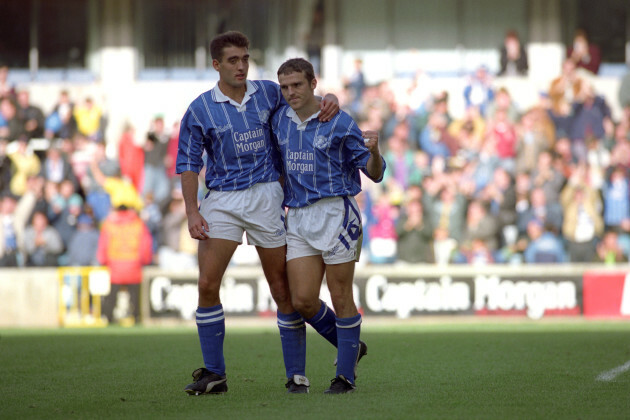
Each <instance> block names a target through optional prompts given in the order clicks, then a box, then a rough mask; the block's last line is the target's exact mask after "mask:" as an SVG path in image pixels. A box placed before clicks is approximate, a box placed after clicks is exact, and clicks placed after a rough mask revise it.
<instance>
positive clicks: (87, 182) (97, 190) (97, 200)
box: [82, 143, 120, 226]
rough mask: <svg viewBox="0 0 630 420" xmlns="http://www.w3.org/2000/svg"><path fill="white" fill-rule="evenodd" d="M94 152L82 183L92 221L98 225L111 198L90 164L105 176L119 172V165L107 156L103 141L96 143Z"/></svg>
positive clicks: (105, 212) (106, 211)
mask: <svg viewBox="0 0 630 420" xmlns="http://www.w3.org/2000/svg"><path fill="white" fill-rule="evenodd" d="M94 152H95V153H94V159H93V160H92V161H91V162H90V167H88V169H87V172H86V174H85V177H84V179H83V182H82V185H83V191H84V192H85V201H86V203H87V205H88V206H89V207H90V208H91V209H92V216H93V217H94V219H95V220H94V221H95V223H96V225H97V226H99V225H100V224H101V222H102V221H103V220H105V218H106V217H107V215H108V214H109V211H110V209H111V200H110V197H109V194H108V193H107V191H105V189H104V188H103V186H102V185H100V184H99V183H98V181H97V180H96V177H95V176H94V173H93V172H92V169H91V165H93V164H95V165H96V166H97V168H98V170H99V173H101V174H103V175H104V176H105V178H107V177H111V176H114V175H116V174H120V167H119V166H118V162H116V161H115V160H113V159H109V158H108V157H107V155H106V153H105V144H104V143H97V144H96V148H95V150H94Z"/></svg>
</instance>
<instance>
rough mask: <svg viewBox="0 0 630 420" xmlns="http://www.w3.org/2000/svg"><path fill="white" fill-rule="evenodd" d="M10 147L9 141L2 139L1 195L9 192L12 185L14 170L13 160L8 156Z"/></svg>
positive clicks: (0, 160) (0, 155)
mask: <svg viewBox="0 0 630 420" xmlns="http://www.w3.org/2000/svg"><path fill="white" fill-rule="evenodd" d="M8 145H9V142H8V141H7V140H4V139H0V194H3V193H5V192H9V191H10V185H11V177H12V172H13V168H12V164H11V158H9V155H8V154H7V147H8Z"/></svg>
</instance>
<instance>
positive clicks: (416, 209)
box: [396, 199, 435, 264]
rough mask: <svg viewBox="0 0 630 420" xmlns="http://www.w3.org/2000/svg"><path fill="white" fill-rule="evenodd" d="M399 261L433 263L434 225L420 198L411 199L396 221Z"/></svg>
mask: <svg viewBox="0 0 630 420" xmlns="http://www.w3.org/2000/svg"><path fill="white" fill-rule="evenodd" d="M396 236H397V237H398V240H397V246H396V249H397V253H398V254H397V255H398V258H397V260H396V261H397V262H398V261H402V262H406V263H412V264H415V263H433V262H434V261H435V256H434V251H433V226H431V224H430V222H429V219H428V218H426V217H425V216H424V208H423V206H422V202H421V201H420V200H417V199H416V200H410V201H408V202H406V203H405V204H404V207H403V211H402V212H401V215H400V217H399V218H398V220H397V221H396Z"/></svg>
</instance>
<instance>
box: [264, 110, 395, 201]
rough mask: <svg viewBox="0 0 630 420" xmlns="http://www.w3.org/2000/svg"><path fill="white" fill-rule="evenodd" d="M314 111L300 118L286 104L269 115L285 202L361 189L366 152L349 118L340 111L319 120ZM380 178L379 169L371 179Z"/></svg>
mask: <svg viewBox="0 0 630 420" xmlns="http://www.w3.org/2000/svg"><path fill="white" fill-rule="evenodd" d="M317 116H318V113H317V114H314V115H313V116H311V117H310V118H309V119H308V120H306V121H304V122H302V121H300V119H299V117H298V116H297V114H296V113H295V111H294V110H293V109H291V107H290V106H288V105H285V106H283V107H281V108H280V109H279V110H278V112H276V114H274V116H273V120H272V127H273V134H274V136H275V140H276V141H277V144H278V149H279V151H280V155H281V156H282V167H283V174H284V177H285V182H284V205H285V206H287V207H305V206H309V205H311V204H313V203H315V202H316V201H318V200H320V199H322V198H326V197H343V196H355V195H357V194H358V193H359V192H360V191H361V175H360V173H359V171H363V173H365V174H366V175H368V177H369V174H368V173H367V169H366V165H367V161H368V159H369V158H370V152H369V150H368V148H367V147H366V146H365V142H364V140H363V136H362V133H361V130H360V129H359V127H358V126H357V124H356V123H355V122H354V120H353V119H352V117H350V116H349V115H348V114H347V113H345V112H344V111H339V112H338V113H337V115H335V116H334V117H333V119H332V120H331V121H328V122H321V121H319V120H318V119H317ZM381 159H382V160H383V158H382V157H381ZM383 170H385V160H383ZM382 179H383V174H382V173H381V175H380V177H379V178H378V179H375V180H374V181H375V182H380V181H381V180H382Z"/></svg>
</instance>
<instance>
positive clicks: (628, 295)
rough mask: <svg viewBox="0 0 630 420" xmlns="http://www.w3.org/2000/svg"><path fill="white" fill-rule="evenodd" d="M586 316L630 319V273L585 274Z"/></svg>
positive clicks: (597, 272)
mask: <svg viewBox="0 0 630 420" xmlns="http://www.w3.org/2000/svg"><path fill="white" fill-rule="evenodd" d="M582 300H583V303H584V316H588V317H628V318H630V273H626V272H609V271H606V272H604V271H589V272H586V273H584V285H583V295H582Z"/></svg>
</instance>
